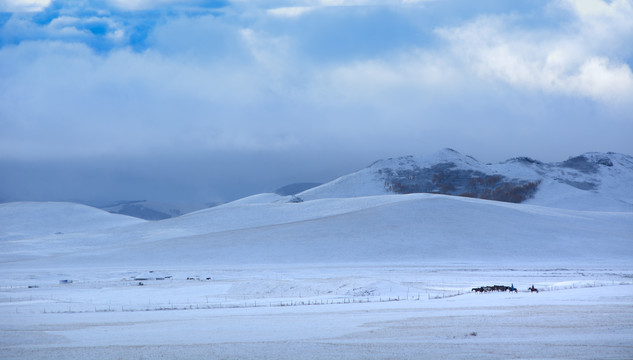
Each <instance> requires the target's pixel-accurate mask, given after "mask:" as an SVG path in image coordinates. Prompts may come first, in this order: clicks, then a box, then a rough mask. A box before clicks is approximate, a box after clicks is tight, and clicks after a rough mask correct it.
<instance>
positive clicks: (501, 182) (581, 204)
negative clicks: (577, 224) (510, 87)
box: [298, 149, 633, 211]
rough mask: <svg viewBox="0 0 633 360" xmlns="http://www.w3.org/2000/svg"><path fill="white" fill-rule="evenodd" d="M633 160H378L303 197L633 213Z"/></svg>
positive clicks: (444, 155) (449, 156)
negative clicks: (400, 198) (405, 197)
mask: <svg viewBox="0 0 633 360" xmlns="http://www.w3.org/2000/svg"><path fill="white" fill-rule="evenodd" d="M632 185H633V157H631V156H628V155H623V154H617V153H586V154H582V155H579V156H576V157H572V158H569V159H567V160H565V161H561V162H555V163H543V162H540V161H538V160H533V159H530V158H526V157H520V158H514V159H510V160H507V161H504V162H502V163H498V164H484V163H481V162H479V161H478V160H476V159H475V158H473V157H471V156H466V155H463V154H460V153H459V152H457V151H455V150H452V149H444V150H442V151H439V152H437V153H435V154H432V155H429V156H424V157H414V156H405V157H399V158H392V159H387V160H379V161H376V162H375V163H373V164H372V165H370V166H368V167H366V168H364V169H362V170H360V171H357V172H355V173H352V174H349V175H345V176H342V177H340V178H338V179H335V180H333V181H331V182H328V183H326V184H323V185H321V186H318V187H315V188H312V189H309V190H306V191H304V192H302V193H299V194H298V196H299V197H300V198H301V199H303V200H312V199H322V198H340V197H356V196H371V195H384V194H394V193H395V194H408V193H438V194H448V195H457V196H466V197H474V198H481V199H488V200H499V201H505V202H513V203H527V204H534V205H544V206H550V207H558V208H564V209H574V210H596V211H633V186H632Z"/></svg>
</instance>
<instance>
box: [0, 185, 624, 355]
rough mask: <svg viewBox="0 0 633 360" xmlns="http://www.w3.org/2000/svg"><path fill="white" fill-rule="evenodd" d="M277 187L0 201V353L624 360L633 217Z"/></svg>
mask: <svg viewBox="0 0 633 360" xmlns="http://www.w3.org/2000/svg"><path fill="white" fill-rule="evenodd" d="M290 200H291V198H290V197H282V196H278V195H273V194H263V195H258V196H254V197H250V198H247V199H242V200H240V201H236V202H234V203H229V204H225V205H222V206H218V207H214V208H210V209H205V210H201V211H198V212H195V213H191V214H187V215H185V216H181V217H178V218H173V219H167V220H163V221H157V222H147V221H140V220H138V219H132V218H127V217H123V216H120V215H113V214H107V213H105V212H103V213H95V212H94V209H86V208H79V210H78V208H77V206H75V205H73V204H38V203H14V204H3V205H0V213H1V214H2V218H1V219H0V225H1V228H0V250H1V252H0V354H2V355H1V356H0V357H1V358H2V359H74V358H77V359H84V358H91V359H119V358H121V359H128V358H139V359H142V358H145V359H154V358H164V359H183V358H184V359H186V358H191V359H197V358H222V359H250V358H269V359H323V358H339V359H355V358H356V359H393V358H440V357H441V358H446V359H463V358H474V359H507V358H527V359H530V358H534V359H535V358H538V359H597V358H599V359H631V358H633V341H631V340H632V339H633V266H631V264H633V261H632V260H633V213H629V212H596V211H578V210H565V209H558V208H550V207H542V206H535V205H526V204H508V203H499V202H492V201H485V200H478V199H468V198H459V197H452V196H443V195H429V194H411V195H378V196H366V197H355V198H340V197H339V198H321V199H315V200H311V201H305V202H302V203H292V202H289V201H290ZM81 209H83V210H81ZM84 210H85V211H84ZM33 214H35V215H33ZM81 219H85V220H81ZM63 280H67V281H65V282H68V283H61V282H62V281H63ZM140 284H142V286H141V285H140ZM512 284H513V285H514V286H515V287H516V288H518V290H519V291H518V292H517V293H509V292H492V293H483V294H481V293H475V292H472V291H471V289H472V288H474V287H479V286H485V285H507V286H510V285H512ZM531 285H535V287H536V288H538V289H539V290H540V291H539V293H531V292H528V287H530V286H531Z"/></svg>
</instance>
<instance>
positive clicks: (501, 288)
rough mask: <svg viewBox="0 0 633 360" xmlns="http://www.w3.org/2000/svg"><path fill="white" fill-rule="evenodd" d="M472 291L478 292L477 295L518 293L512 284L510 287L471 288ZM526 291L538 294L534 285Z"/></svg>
mask: <svg viewBox="0 0 633 360" xmlns="http://www.w3.org/2000/svg"><path fill="white" fill-rule="evenodd" d="M472 291H474V292H479V293H485V292H491V291H510V292H515V293H516V292H519V291H518V290H517V288H515V287H514V284H513V285H512V286H505V285H493V286H482V287H478V288H473V289H472ZM528 291H530V292H538V289H537V288H535V287H534V285H532V286H530V287H529V288H528Z"/></svg>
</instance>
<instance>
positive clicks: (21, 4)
mask: <svg viewBox="0 0 633 360" xmlns="http://www.w3.org/2000/svg"><path fill="white" fill-rule="evenodd" d="M51 1H52V0H3V1H0V11H8V12H37V11H42V10H44V9H46V7H47V6H48V5H50V3H51Z"/></svg>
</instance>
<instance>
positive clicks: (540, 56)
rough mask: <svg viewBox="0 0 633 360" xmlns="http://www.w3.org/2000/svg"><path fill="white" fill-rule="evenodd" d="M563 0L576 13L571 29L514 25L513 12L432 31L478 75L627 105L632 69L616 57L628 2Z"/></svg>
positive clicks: (631, 25)
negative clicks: (577, 15)
mask: <svg viewBox="0 0 633 360" xmlns="http://www.w3.org/2000/svg"><path fill="white" fill-rule="evenodd" d="M569 4H572V5H574V9H576V11H577V12H578V14H579V17H578V19H577V22H576V23H575V26H573V27H571V30H564V31H559V30H558V31H546V30H540V31H539V30H536V29H534V30H533V29H529V28H517V27H516V26H515V25H514V18H513V17H491V16H488V17H480V18H478V19H477V20H476V21H473V22H471V23H469V24H466V25H463V26H460V27H454V28H444V29H440V30H438V34H440V36H442V37H443V38H444V39H446V40H447V41H448V43H449V46H450V48H451V50H452V51H453V53H454V56H455V57H456V58H461V59H462V60H463V63H464V65H465V66H466V67H467V68H471V69H473V70H474V71H476V72H477V73H478V74H479V75H480V76H481V77H482V78H487V79H490V80H495V79H496V80H501V81H504V82H506V83H509V84H511V85H513V86H516V87H518V88H527V89H535V90H539V91H544V92H549V93H562V94H566V95H571V96H582V97H589V98H592V99H594V100H598V101H604V102H607V103H622V102H626V103H629V105H632V104H631V102H633V72H632V71H631V68H630V67H629V65H628V64H626V63H623V62H621V60H619V59H620V57H621V55H622V51H623V47H622V44H627V43H628V42H629V40H630V39H631V36H633V32H632V31H633V11H632V10H631V9H632V8H631V6H630V1H629V2H627V1H618V0H615V1H613V2H612V3H610V4H607V3H604V2H602V1H599V0H569V1H568V5H569ZM616 10H617V11H616ZM625 47H626V45H625ZM628 55H629V56H630V54H628Z"/></svg>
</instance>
